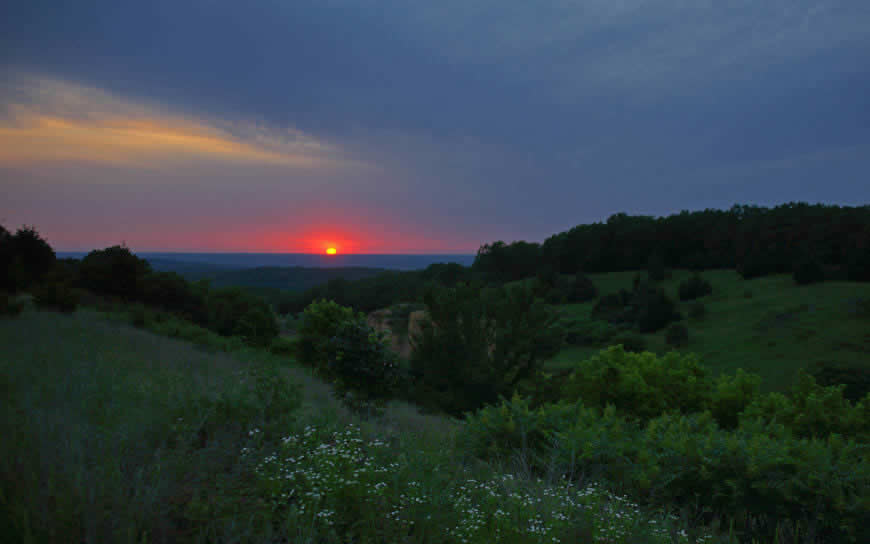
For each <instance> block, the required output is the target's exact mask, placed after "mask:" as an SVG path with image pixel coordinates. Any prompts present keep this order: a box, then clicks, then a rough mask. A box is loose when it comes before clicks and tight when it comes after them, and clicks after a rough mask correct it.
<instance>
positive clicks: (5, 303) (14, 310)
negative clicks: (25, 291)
mask: <svg viewBox="0 0 870 544" xmlns="http://www.w3.org/2000/svg"><path fill="white" fill-rule="evenodd" d="M23 311H24V304H22V303H21V302H20V301H18V300H16V298H15V297H14V296H12V295H9V294H7V293H3V292H0V316H9V317H15V316H17V315H20V314H21V312H23Z"/></svg>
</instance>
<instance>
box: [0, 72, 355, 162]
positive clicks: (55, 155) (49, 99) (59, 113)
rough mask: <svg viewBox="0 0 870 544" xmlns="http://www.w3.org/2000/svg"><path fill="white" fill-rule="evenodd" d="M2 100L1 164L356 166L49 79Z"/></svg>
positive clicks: (270, 134)
mask: <svg viewBox="0 0 870 544" xmlns="http://www.w3.org/2000/svg"><path fill="white" fill-rule="evenodd" d="M2 91H3V92H2V96H0V111H2V117H0V164H3V165H21V164H35V163H45V162H50V161H84V162H92V163H106V164H125V165H139V166H147V167H153V166H154V165H157V164H159V161H160V160H166V161H171V162H178V161H182V162H183V161H189V160H203V159H205V160H209V161H214V160H216V161H218V162H235V163H253V164H267V165H278V166H285V167H292V168H302V169H317V168H325V167H338V166H349V165H351V164H353V165H354V166H361V164H360V163H359V162H358V161H355V160H352V159H351V158H349V157H347V156H343V155H342V153H341V151H340V150H339V149H337V148H336V147H334V146H332V145H330V144H328V143H325V142H323V141H320V140H317V139H315V138H313V137H311V136H308V135H307V134H304V133H302V132H301V131H298V130H294V129H283V130H280V129H276V128H273V127H270V126H267V125H264V124H257V123H254V122H250V121H234V120H221V119H202V118H193V117H190V116H185V115H180V114H177V113H174V112H171V111H169V110H167V109H166V108H162V107H160V106H158V105H153V104H148V103H144V102H137V101H134V100H129V99H125V98H121V97H118V96H116V95H113V94H111V93H107V92H105V91H102V90H100V89H97V88H95V87H88V86H84V85H78V84H75V83H69V82H65V81H61V80H58V79H52V78H47V77H33V76H25V77H21V76H19V77H16V78H15V79H14V81H13V83H11V84H9V85H7V86H6V87H5V88H4V89H3V90H2Z"/></svg>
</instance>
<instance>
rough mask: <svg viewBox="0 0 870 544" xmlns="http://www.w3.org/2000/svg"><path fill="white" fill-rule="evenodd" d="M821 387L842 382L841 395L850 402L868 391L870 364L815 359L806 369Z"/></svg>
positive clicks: (869, 389) (858, 398) (858, 399)
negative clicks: (843, 386)
mask: <svg viewBox="0 0 870 544" xmlns="http://www.w3.org/2000/svg"><path fill="white" fill-rule="evenodd" d="M807 371H808V372H809V374H810V375H811V376H812V377H813V378H815V380H816V382H818V384H819V385H821V386H823V387H830V386H835V385H840V384H843V385H845V386H846V387H845V388H844V389H843V396H844V397H845V398H847V399H849V400H850V401H852V402H858V401H860V400H861V399H862V398H863V397H864V395H866V394H867V393H870V365H868V364H866V363H865V364H860V363H847V362H842V361H817V362H815V363H813V364H812V365H810V366H809V368H808V369H807Z"/></svg>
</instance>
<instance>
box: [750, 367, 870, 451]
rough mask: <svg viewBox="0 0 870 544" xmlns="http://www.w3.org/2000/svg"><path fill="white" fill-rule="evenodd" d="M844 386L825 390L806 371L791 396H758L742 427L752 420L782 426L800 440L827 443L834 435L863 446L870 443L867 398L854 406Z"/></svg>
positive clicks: (800, 373) (801, 373) (801, 372)
mask: <svg viewBox="0 0 870 544" xmlns="http://www.w3.org/2000/svg"><path fill="white" fill-rule="evenodd" d="M845 387H846V386H845V385H837V386H830V387H823V386H821V385H819V384H818V383H816V380H815V378H813V377H812V376H811V375H810V374H808V373H807V372H806V371H804V369H801V370H800V371H799V373H798V377H797V379H796V380H795V383H794V385H793V386H792V390H791V391H790V393H789V395H787V396H786V395H782V394H780V393H769V394H767V395H763V396H759V397H758V398H756V399H755V401H753V402H752V404H750V405H749V406H748V407H747V408H746V410H744V411H743V413H742V414H741V416H740V421H741V424H743V423H744V422H750V421H753V420H761V421H764V422H776V423H779V424H782V425H783V426H784V427H785V428H786V429H787V430H788V431H789V432H791V433H793V434H794V435H795V436H798V437H800V438H819V439H825V438H827V437H828V436H829V435H830V434H831V433H837V434H839V435H842V436H844V437H847V438H852V439H855V440H858V441H861V442H867V441H868V440H870V411H868V410H867V408H868V407H870V406H868V405H867V404H864V402H865V401H867V402H868V403H870V400H868V397H865V398H864V399H863V400H862V401H861V402H860V403H858V404H853V403H851V402H849V400H847V399H846V398H844V396H843V390H844V389H845Z"/></svg>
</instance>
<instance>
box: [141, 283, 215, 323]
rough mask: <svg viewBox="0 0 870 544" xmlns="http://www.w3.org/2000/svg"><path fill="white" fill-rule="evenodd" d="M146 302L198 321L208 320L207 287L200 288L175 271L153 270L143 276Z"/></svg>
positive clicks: (142, 284) (144, 300)
mask: <svg viewBox="0 0 870 544" xmlns="http://www.w3.org/2000/svg"><path fill="white" fill-rule="evenodd" d="M141 288H142V297H141V300H142V301H143V302H145V303H146V304H149V305H152V306H156V307H158V308H162V309H164V310H167V311H171V312H176V313H178V314H180V315H183V316H185V317H186V318H188V319H191V320H192V321H195V322H197V323H205V322H207V320H208V315H207V308H206V296H205V295H206V293H205V291H206V290H205V289H198V288H197V287H196V286H195V285H192V284H190V283H189V282H188V281H187V280H185V279H184V278H183V277H181V276H179V275H178V274H176V273H175V272H152V273H149V274H146V275H145V276H143V277H142V278H141Z"/></svg>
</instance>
